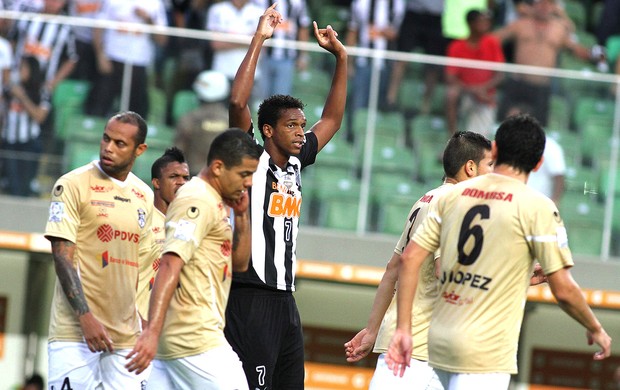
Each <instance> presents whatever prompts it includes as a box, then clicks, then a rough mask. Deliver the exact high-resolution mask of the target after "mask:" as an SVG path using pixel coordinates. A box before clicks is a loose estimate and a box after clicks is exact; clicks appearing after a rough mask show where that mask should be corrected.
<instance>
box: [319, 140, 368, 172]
mask: <svg viewBox="0 0 620 390" xmlns="http://www.w3.org/2000/svg"><path fill="white" fill-rule="evenodd" d="M356 161H357V156H356V153H355V150H354V149H353V146H351V145H350V144H349V143H347V142H346V141H345V140H344V139H343V138H342V137H341V135H338V134H337V135H336V136H334V138H332V139H331V140H330V141H329V142H328V143H327V144H326V145H325V146H324V147H323V149H322V150H321V151H320V152H319V155H318V156H317V159H316V163H315V164H314V165H315V166H316V167H321V168H327V167H332V168H335V169H342V170H343V171H344V172H346V173H347V174H348V175H353V174H355V169H356Z"/></svg>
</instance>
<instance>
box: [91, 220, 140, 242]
mask: <svg viewBox="0 0 620 390" xmlns="http://www.w3.org/2000/svg"><path fill="white" fill-rule="evenodd" d="M97 238H99V240H101V242H110V241H112V240H122V241H128V242H133V243H134V244H137V243H138V242H139V241H140V234H139V233H131V232H125V231H122V230H116V229H114V228H113V227H112V226H110V225H108V224H107V223H106V224H103V225H101V226H99V228H97Z"/></svg>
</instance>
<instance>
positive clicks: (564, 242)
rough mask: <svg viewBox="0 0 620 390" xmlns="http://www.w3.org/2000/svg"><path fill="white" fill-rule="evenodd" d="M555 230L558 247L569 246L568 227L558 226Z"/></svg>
mask: <svg viewBox="0 0 620 390" xmlns="http://www.w3.org/2000/svg"><path fill="white" fill-rule="evenodd" d="M555 231H556V235H557V237H558V247H560V248H568V235H567V234H566V228H565V227H564V226H558V227H557V228H556V230H555Z"/></svg>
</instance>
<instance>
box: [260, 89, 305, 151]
mask: <svg viewBox="0 0 620 390" xmlns="http://www.w3.org/2000/svg"><path fill="white" fill-rule="evenodd" d="M304 107H305V105H304V103H303V102H302V101H301V100H300V99H297V98H294V97H292V96H289V95H273V96H271V97H268V98H267V99H265V100H263V102H262V103H261V104H260V106H258V129H259V130H260V135H261V137H263V141H264V140H265V134H263V126H264V125H270V126H271V127H273V128H275V127H276V123H277V122H278V120H279V119H280V117H281V116H282V111H284V110H288V109H290V108H298V109H300V110H303V109H304Z"/></svg>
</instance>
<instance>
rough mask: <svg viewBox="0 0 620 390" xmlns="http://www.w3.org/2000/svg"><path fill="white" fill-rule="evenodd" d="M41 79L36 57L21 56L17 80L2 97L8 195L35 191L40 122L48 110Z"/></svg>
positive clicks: (45, 91)
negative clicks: (8, 154) (3, 100)
mask: <svg viewBox="0 0 620 390" xmlns="http://www.w3.org/2000/svg"><path fill="white" fill-rule="evenodd" d="M44 80H45V76H44V73H43V70H42V69H41V63H40V62H39V60H38V59H37V58H35V57H33V56H26V57H22V60H21V63H20V66H19V80H18V81H17V82H15V83H12V84H11V85H10V86H9V87H8V88H7V92H6V97H5V98H6V100H7V102H8V110H7V114H6V118H5V120H4V128H3V132H2V143H3V144H4V149H5V150H7V151H8V153H10V158H7V159H6V160H5V173H6V175H7V179H8V180H7V181H8V193H9V194H11V195H15V196H31V195H35V194H36V192H35V191H34V190H33V181H34V179H35V177H36V175H37V171H38V168H39V156H40V154H41V151H42V145H41V143H42V141H41V140H42V134H41V124H42V123H43V122H44V121H45V119H46V118H47V116H48V114H49V112H50V99H49V93H48V91H47V89H45V88H43V82H44ZM35 188H36V187H35Z"/></svg>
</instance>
